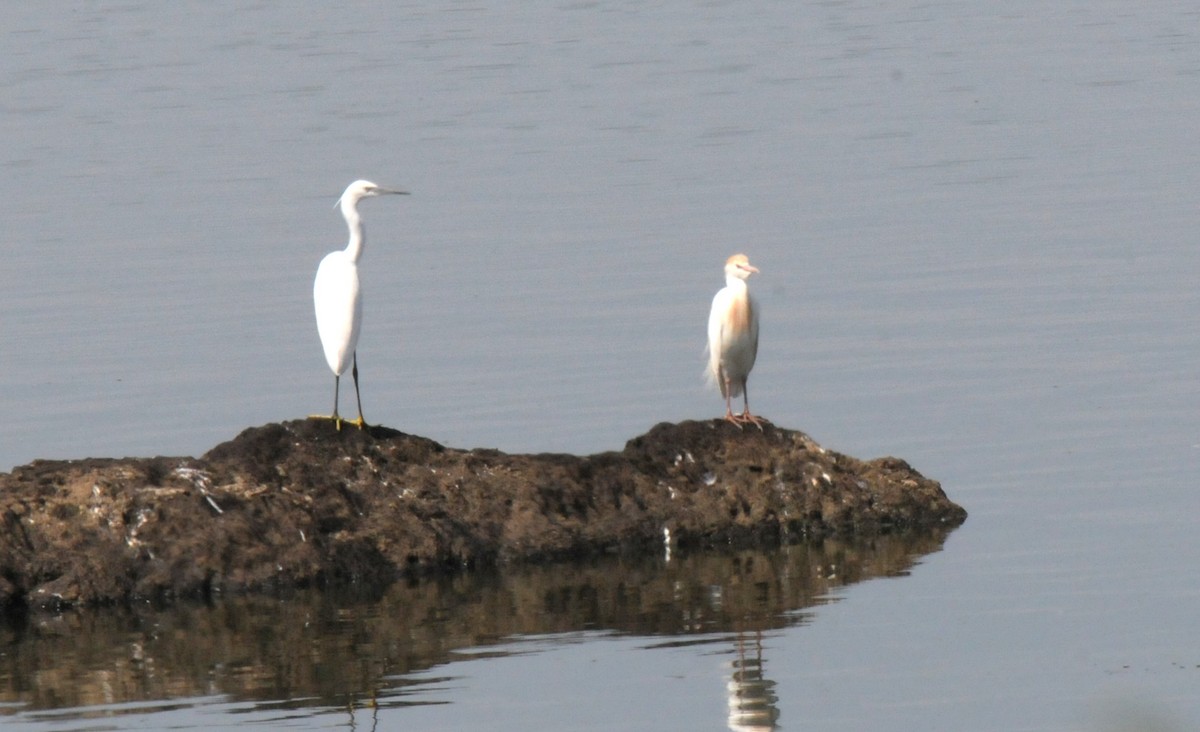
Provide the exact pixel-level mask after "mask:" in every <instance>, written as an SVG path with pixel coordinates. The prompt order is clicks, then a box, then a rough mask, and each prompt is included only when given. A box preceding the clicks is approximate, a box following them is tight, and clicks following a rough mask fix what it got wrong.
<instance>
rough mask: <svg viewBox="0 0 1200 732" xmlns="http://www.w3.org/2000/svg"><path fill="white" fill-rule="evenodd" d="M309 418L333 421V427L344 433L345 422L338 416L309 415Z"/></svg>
mask: <svg viewBox="0 0 1200 732" xmlns="http://www.w3.org/2000/svg"><path fill="white" fill-rule="evenodd" d="M308 418H309V419H332V420H333V426H334V428H335V429H336V430H337V431H338V432H341V431H342V422H344V421H345V420H343V419H342V418H341V417H339V416H338V415H336V414H310V415H308ZM359 419H360V420H361V419H362V418H361V417H360V418H359Z"/></svg>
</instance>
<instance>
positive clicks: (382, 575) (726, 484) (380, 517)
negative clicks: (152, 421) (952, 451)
mask: <svg viewBox="0 0 1200 732" xmlns="http://www.w3.org/2000/svg"><path fill="white" fill-rule="evenodd" d="M965 519H966V511H965V510H963V509H962V508H961V507H960V506H958V505H956V504H955V503H953V502H952V501H950V500H949V499H948V498H947V497H946V494H945V493H944V492H943V491H942V488H941V486H940V484H939V483H938V482H937V481H934V480H931V479H929V478H926V477H925V476H923V475H921V474H920V473H918V472H917V471H916V470H914V469H913V468H912V467H911V466H909V465H908V464H907V463H906V462H904V461H903V460H900V459H897V458H878V459H875V460H867V461H863V460H858V459H855V458H852V457H849V456H846V455H842V454H839V453H836V452H833V451H829V450H826V449H824V448H822V447H821V446H820V445H818V444H817V443H816V442H814V441H813V440H812V439H811V438H809V437H808V436H807V435H805V434H804V433H803V432H799V431H796V430H788V429H783V428H779V427H775V426H773V425H769V424H768V425H766V426H765V429H763V430H762V431H761V432H760V431H759V430H757V429H754V428H748V429H744V430H739V429H738V428H737V427H736V426H734V425H732V424H729V423H727V422H724V421H721V420H712V421H704V422H682V423H679V424H671V423H662V424H659V425H656V426H655V427H653V428H652V429H651V430H650V431H649V432H647V433H646V434H644V435H641V436H638V437H635V438H633V439H631V440H629V442H628V443H627V444H626V446H625V448H624V449H623V450H621V451H619V452H616V451H614V452H605V453H598V454H595V455H588V456H582V457H581V456H574V455H562V454H537V455H512V454H506V453H502V452H499V451H497V450H488V449H475V450H461V449H454V448H448V447H445V446H443V445H440V444H438V443H436V442H434V441H432V440H429V439H427V438H423V437H419V436H414V435H408V434H404V433H402V432H399V431H396V430H393V429H389V428H386V427H372V428H369V429H367V430H358V429H354V428H345V427H344V428H343V429H342V430H341V431H340V432H339V431H337V430H335V429H334V426H333V424H332V423H331V422H328V421H321V420H296V421H291V422H284V423H274V424H267V425H263V426H261V427H253V428H249V429H246V430H244V431H243V432H242V433H241V434H240V435H238V436H237V437H236V438H234V439H233V440H230V441H228V442H225V443H222V444H220V445H218V446H216V447H214V448H213V449H212V450H210V451H209V452H208V453H206V454H205V455H204V456H202V457H200V458H190V457H183V458H169V457H154V458H124V459H108V458H97V459H87V460H72V461H35V462H33V463H31V464H29V465H25V466H20V467H18V468H16V469H14V470H13V472H12V473H8V474H0V608H10V609H11V608H24V607H55V606H69V605H77V604H100V603H113V602H129V601H134V600H140V599H150V600H156V601H163V600H168V601H169V600H171V599H174V598H181V597H199V598H204V597H211V596H213V595H216V594H220V593H229V592H259V591H272V590H279V589H286V588H290V587H298V586H310V585H336V584H338V583H344V582H373V583H387V582H391V581H394V580H395V579H396V578H398V577H401V576H404V575H406V574H418V573H425V572H436V571H446V570H457V569H461V568H464V567H472V566H481V565H490V564H497V563H504V562H512V561H542V560H548V559H557V558H568V557H578V556H586V555H593V554H598V553H604V552H617V551H634V552H641V551H662V550H663V548H664V546H666V545H669V546H671V547H672V548H673V549H687V548H692V547H704V546H749V545H764V546H766V545H774V544H780V543H790V542H795V541H801V540H805V539H820V538H825V537H832V536H837V537H843V538H852V537H866V536H871V535H878V534H882V533H895V532H901V531H920V530H930V529H934V528H938V529H942V530H944V529H946V528H948V527H954V526H957V525H959V524H961V523H962V522H963V521H964V520H965Z"/></svg>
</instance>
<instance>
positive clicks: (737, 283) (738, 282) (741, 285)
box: [725, 274, 748, 294]
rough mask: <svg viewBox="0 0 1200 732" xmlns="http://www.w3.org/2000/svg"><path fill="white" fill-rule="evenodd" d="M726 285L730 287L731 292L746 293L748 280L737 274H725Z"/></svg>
mask: <svg viewBox="0 0 1200 732" xmlns="http://www.w3.org/2000/svg"><path fill="white" fill-rule="evenodd" d="M725 286H726V287H728V288H729V291H730V292H736V293H738V294H741V293H744V292H746V290H747V289H748V288H747V287H746V281H745V280H744V279H742V278H741V277H738V276H737V275H735V274H727V275H725Z"/></svg>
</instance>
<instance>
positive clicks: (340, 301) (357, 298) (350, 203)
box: [313, 180, 408, 430]
mask: <svg viewBox="0 0 1200 732" xmlns="http://www.w3.org/2000/svg"><path fill="white" fill-rule="evenodd" d="M407 193H408V191H394V190H390V189H387V188H381V187H380V186H377V185H375V184H374V183H372V182H371V181H369V180H356V181H354V182H353V183H351V184H350V185H349V187H347V188H346V190H345V192H343V193H342V197H341V198H339V199H338V201H337V203H336V204H334V205H335V206H338V205H340V206H341V209H342V216H343V217H345V219H346V227H347V228H349V229H350V243H348V244H347V245H346V248H345V249H339V250H337V251H334V252H330V253H329V254H326V255H325V258H324V259H322V260H321V265H320V266H319V267H317V278H316V280H314V282H313V303H314V305H315V306H316V311H317V333H318V334H320V336H321V345H322V346H323V347H324V349H325V361H326V363H328V364H329V368H330V370H331V371H333V415H331V416H330V417H328V419H332V420H333V421H334V424H335V425H336V426H337V429H338V430H341V429H342V418H341V416H339V415H338V388H339V385H340V382H341V378H342V374H343V373H345V372H346V367H347V366H352V369H351V373H352V374H353V376H354V398H355V400H356V401H357V402H358V419H357V420H354V421H353V423H354V424H356V425H357V426H358V428H359V429H362V428H363V427H365V426H366V422H365V421H364V420H363V413H362V398H361V397H360V396H359V393H358V354H357V352H356V348H357V346H358V331H359V327H360V326H361V325H362V292H361V291H360V289H359V285H358V260H359V258H360V257H362V253H363V248H364V247H365V246H366V244H367V233H366V229H365V228H364V227H363V222H362V217H361V216H359V215H358V202H359V201H361V200H362V199H364V198H371V197H373V196H382V195H384V194H398V195H407ZM321 418H325V417H321ZM347 421H349V420H347Z"/></svg>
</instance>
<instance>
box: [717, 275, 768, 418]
mask: <svg viewBox="0 0 1200 732" xmlns="http://www.w3.org/2000/svg"><path fill="white" fill-rule="evenodd" d="M757 271H758V269H757V268H755V267H754V265H752V264H750V260H749V259H748V258H747V257H746V255H745V254H735V255H733V256H732V257H730V258H729V259H728V260H726V261H725V286H724V287H723V288H721V289H720V290H719V291H717V294H716V296H715V297H713V301H712V310H711V311H709V314H708V376H709V378H710V379H712V380H713V381H715V382H717V386H719V387H720V388H721V396H723V397H724V398H725V419H727V420H729V421H730V422H733V423H734V424H737V425H739V426H740V425H741V423H742V422H751V423H753V424H755V425H758V426H759V428H761V427H762V425H761V424H760V421H761V420H760V418H758V417H755V416H754V415H752V414H750V397H749V394H748V393H747V389H746V379H747V377H749V376H750V370H751V369H752V368H754V359H755V358H756V357H757V356H758V307H757V306H756V304H755V302H754V298H752V297H751V296H750V289H749V288H748V287H747V286H746V279H747V278H749V277H750V275H752V274H754V273H755V272H757ZM739 394H740V395H742V403H743V410H742V413H741V414H738V415H735V414H734V413H733V407H732V400H733V397H736V396H738V395H739Z"/></svg>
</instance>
